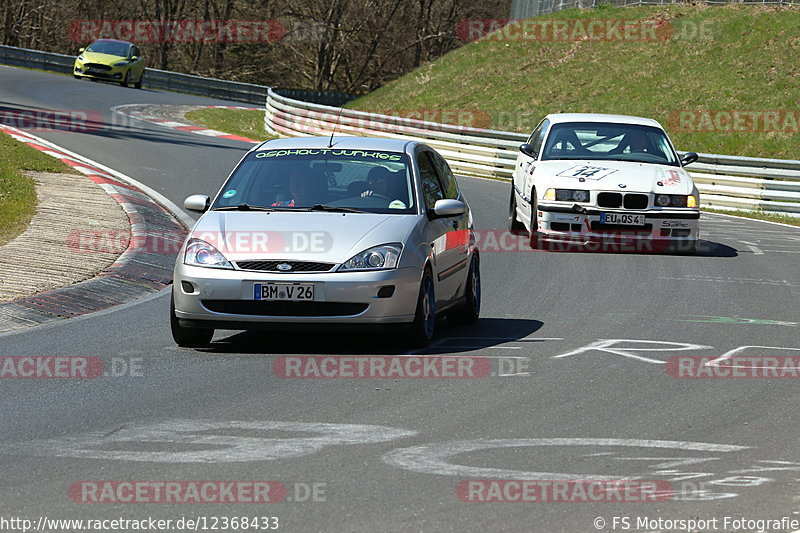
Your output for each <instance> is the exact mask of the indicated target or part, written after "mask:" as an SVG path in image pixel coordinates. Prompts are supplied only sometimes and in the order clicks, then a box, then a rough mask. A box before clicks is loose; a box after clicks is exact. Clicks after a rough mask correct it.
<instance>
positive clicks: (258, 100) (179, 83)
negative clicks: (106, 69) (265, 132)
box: [0, 45, 356, 105]
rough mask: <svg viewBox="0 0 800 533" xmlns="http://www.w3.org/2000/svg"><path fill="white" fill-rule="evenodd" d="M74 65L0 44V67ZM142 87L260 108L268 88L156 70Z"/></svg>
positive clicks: (324, 95)
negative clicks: (2, 65) (0, 65)
mask: <svg viewBox="0 0 800 533" xmlns="http://www.w3.org/2000/svg"><path fill="white" fill-rule="evenodd" d="M74 63H75V56H69V55H64V54H55V53H53V52H42V51H40V50H29V49H27V48H17V47H14V46H5V45H0V64H5V65H10V66H16V67H25V68H35V69H39V70H47V71H50V72H58V73H61V74H72V67H73V65H74ZM143 85H144V87H145V88H148V89H160V90H165V91H175V92H180V93H186V94H194V95H197V96H207V97H209V98H218V99H220V100H231V101H234V102H244V103H248V104H254V105H263V104H264V100H265V99H266V97H267V91H268V90H269V89H270V87H267V86H264V85H255V84H252V83H241V82H237V81H227V80H220V79H216V78H204V77H202V76H194V75H191V74H182V73H180V72H171V71H168V70H159V69H155V68H147V69H146V70H145V74H144V83H143ZM279 92H280V93H281V94H286V95H287V96H293V97H295V98H302V99H304V100H308V101H312V102H318V103H321V104H327V105H342V104H344V103H345V102H348V101H350V100H352V99H354V98H356V96H355V95H351V94H344V93H337V92H333V91H304V90H294V89H279Z"/></svg>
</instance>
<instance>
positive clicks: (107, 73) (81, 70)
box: [72, 62, 128, 81]
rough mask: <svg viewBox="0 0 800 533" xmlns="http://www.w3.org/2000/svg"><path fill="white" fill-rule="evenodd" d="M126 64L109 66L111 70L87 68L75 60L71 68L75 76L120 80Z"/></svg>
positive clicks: (123, 74)
mask: <svg viewBox="0 0 800 533" xmlns="http://www.w3.org/2000/svg"><path fill="white" fill-rule="evenodd" d="M127 68H128V67H127V66H122V67H111V70H89V69H88V68H87V67H86V66H85V65H84V64H83V63H79V62H76V63H75V66H74V67H73V69H72V73H73V74H74V75H75V76H81V77H84V78H96V79H98V80H109V81H122V78H123V77H124V76H125V70H126V69H127Z"/></svg>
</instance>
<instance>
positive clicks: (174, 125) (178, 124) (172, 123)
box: [153, 120, 189, 128]
mask: <svg viewBox="0 0 800 533" xmlns="http://www.w3.org/2000/svg"><path fill="white" fill-rule="evenodd" d="M153 124H157V125H159V126H164V127H167V128H178V127H182V126H188V125H189V124H183V123H182V122H175V121H172V120H168V121H166V122H154V123H153Z"/></svg>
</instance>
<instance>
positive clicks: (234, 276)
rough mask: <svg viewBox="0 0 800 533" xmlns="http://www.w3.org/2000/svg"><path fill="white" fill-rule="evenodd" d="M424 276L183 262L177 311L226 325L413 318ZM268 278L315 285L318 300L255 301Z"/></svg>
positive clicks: (199, 322)
mask: <svg viewBox="0 0 800 533" xmlns="http://www.w3.org/2000/svg"><path fill="white" fill-rule="evenodd" d="M421 278H422V271H421V270H420V269H418V268H400V269H392V270H381V271H375V272H326V273H313V274H312V273H306V274H303V273H292V274H277V273H266V272H250V271H241V270H225V269H214V268H203V267H195V266H188V265H184V264H182V263H178V264H176V266H175V271H174V289H173V294H174V299H175V315H176V316H177V318H178V320H179V321H180V323H181V325H184V326H188V327H202V326H203V324H207V325H208V326H207V327H216V328H221V327H225V328H226V329H251V328H252V329H255V328H257V327H258V325H260V324H264V323H287V324H288V323H304V324H392V323H409V322H412V321H413V320H414V314H415V311H416V305H417V299H418V296H419V284H420V280H421ZM265 282H281V283H305V284H309V283H310V284H313V285H314V301H313V303H312V302H308V303H303V304H301V305H293V304H287V305H282V304H272V303H269V302H263V301H256V300H255V299H254V296H253V284H254V283H265ZM187 283H188V284H191V288H192V291H191V292H189V291H187V289H188V288H189V286H188V285H187ZM390 286H391V287H394V290H393V291H392V294H391V296H388V297H387V296H386V295H385V294H386V293H387V292H389V290H388V289H384V291H382V294H383V296H379V295H378V291H380V290H381V288H383V287H390ZM265 304H266V305H265ZM212 309H213V310H212Z"/></svg>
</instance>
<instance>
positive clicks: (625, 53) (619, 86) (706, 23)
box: [347, 4, 800, 159]
mask: <svg viewBox="0 0 800 533" xmlns="http://www.w3.org/2000/svg"><path fill="white" fill-rule="evenodd" d="M539 18H542V19H550V20H554V19H585V20H587V21H588V19H635V20H649V21H657V22H660V23H664V24H666V26H664V27H665V28H669V27H672V28H674V29H675V32H674V33H673V34H672V36H671V37H670V36H668V37H665V38H664V39H661V40H651V41H630V40H628V41H624V40H611V41H605V42H604V41H596V40H588V41H575V42H554V41H552V39H551V40H550V42H542V40H541V39H540V40H538V41H536V40H530V39H529V40H513V41H508V40H505V41H504V40H500V39H492V38H491V36H490V37H489V38H486V39H483V40H480V41H477V42H474V43H470V44H467V45H465V46H463V47H461V48H458V49H456V50H454V51H452V52H450V53H448V54H447V55H445V56H443V57H441V58H439V59H437V60H436V61H433V62H431V63H428V64H426V65H423V66H422V67H420V68H418V69H417V70H415V71H413V72H411V73H410V74H408V75H406V76H404V77H402V78H399V79H397V80H395V81H393V82H391V83H389V84H387V85H385V86H384V87H381V88H380V89H378V90H376V91H374V92H372V93H370V94H368V95H365V96H363V97H362V98H359V99H358V100H355V101H353V102H351V103H349V104H348V106H347V107H349V108H352V109H360V110H365V111H376V112H380V111H386V110H396V111H410V110H432V109H438V110H449V111H455V110H461V111H465V112H467V113H470V112H475V113H476V114H475V116H476V117H479V118H480V117H481V116H485V115H488V119H489V123H490V127H491V128H492V129H500V130H511V131H518V132H524V133H529V132H530V131H532V129H533V128H534V126H535V125H536V124H537V122H538V121H539V120H540V119H541V118H542V117H543V116H544V115H546V114H548V113H555V112H594V113H621V114H628V115H639V116H646V117H652V118H655V119H656V120H658V121H659V122H661V123H662V125H664V126H665V127H666V128H667V130H668V131H669V133H670V136H671V137H672V139H673V142H674V143H675V145H676V146H677V147H678V149H681V150H691V151H695V152H706V153H721V154H737V155H746V156H754V157H776V158H788V159H798V158H800V154H799V153H798V144H800V143H798V141H800V134H798V127H794V128H792V127H791V124H788V125H784V124H781V127H780V128H778V129H779V131H770V132H763V131H762V132H759V131H756V132H754V133H753V132H749V131H735V132H734V131H719V130H720V128H714V127H712V129H716V130H717V131H696V130H697V128H696V127H694V130H695V131H682V130H687V129H691V128H692V127H693V126H694V125H695V124H696V122H694V123H690V124H689V125H688V126H686V125H685V126H683V127H680V124H679V123H678V120H677V117H678V116H679V115H678V113H681V112H687V111H701V110H715V111H720V110H721V111H738V112H742V111H774V110H782V111H789V112H792V113H796V114H795V115H794V118H797V119H798V121H799V122H800V108H798V105H797V102H798V101H800V86H798V84H797V81H796V80H797V79H798V76H800V61H798V56H799V54H800V10H799V9H797V8H796V7H794V8H791V7H778V6H772V7H765V6H752V5H751V6H744V5H727V6H706V5H688V4H680V5H671V6H647V7H632V8H613V7H607V6H604V7H601V8H597V9H589V10H583V11H581V10H577V9H571V10H566V11H561V12H559V13H555V14H553V15H546V16H543V17H539ZM659 35H660V34H659ZM451 122H452V121H451ZM480 122H481V121H480V120H478V121H477V123H476V126H478V127H486V126H485V125H484V124H481V123H480ZM483 122H485V121H483ZM684 124H686V123H684ZM798 126H800V125H798ZM748 129H752V128H749V127H748Z"/></svg>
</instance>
